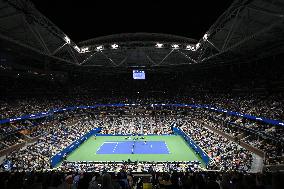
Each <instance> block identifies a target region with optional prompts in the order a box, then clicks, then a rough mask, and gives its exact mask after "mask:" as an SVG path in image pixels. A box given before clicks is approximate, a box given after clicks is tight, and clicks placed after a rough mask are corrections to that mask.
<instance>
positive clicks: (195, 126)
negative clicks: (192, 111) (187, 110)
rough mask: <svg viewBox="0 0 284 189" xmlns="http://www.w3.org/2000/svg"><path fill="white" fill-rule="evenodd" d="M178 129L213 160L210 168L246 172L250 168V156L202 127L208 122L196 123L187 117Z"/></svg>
mask: <svg viewBox="0 0 284 189" xmlns="http://www.w3.org/2000/svg"><path fill="white" fill-rule="evenodd" d="M187 118H188V120H186V121H185V122H184V123H183V124H182V125H181V126H180V128H181V129H182V130H183V131H184V132H185V133H186V134H187V135H188V136H190V137H191V139H193V140H194V141H195V142H196V144H197V145H198V146H199V147H201V148H202V149H203V150H204V151H205V152H206V153H207V154H208V155H209V157H210V158H212V159H213V161H212V162H211V165H210V167H211V168H215V169H218V170H222V171H228V170H229V171H231V170H239V171H243V172H247V171H249V170H250V168H251V163H252V154H251V153H250V152H249V151H247V150H246V149H244V148H242V147H241V146H239V145H238V144H237V143H236V142H232V141H230V140H229V139H227V138H225V137H222V136H221V135H219V134H217V133H215V132H213V131H211V130H210V129H208V128H206V127H204V125H203V124H204V123H205V124H209V125H211V124H212V123H211V122H209V121H204V122H198V121H195V120H192V119H191V118H189V117H187Z"/></svg>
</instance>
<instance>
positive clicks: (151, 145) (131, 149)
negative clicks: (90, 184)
mask: <svg viewBox="0 0 284 189" xmlns="http://www.w3.org/2000/svg"><path fill="white" fill-rule="evenodd" d="M169 153H170V152H169V149H168V147H167V144H166V143H165V141H147V142H146V144H145V143H144V141H107V142H104V143H103V144H102V145H101V147H100V148H99V149H98V151H97V154H169Z"/></svg>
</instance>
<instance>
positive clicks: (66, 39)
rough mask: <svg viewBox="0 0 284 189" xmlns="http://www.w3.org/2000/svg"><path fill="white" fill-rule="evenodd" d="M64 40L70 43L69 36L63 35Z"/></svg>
mask: <svg viewBox="0 0 284 189" xmlns="http://www.w3.org/2000/svg"><path fill="white" fill-rule="evenodd" d="M64 41H65V42H66V43H67V44H70V43H71V40H70V38H69V37H67V36H65V37H64Z"/></svg>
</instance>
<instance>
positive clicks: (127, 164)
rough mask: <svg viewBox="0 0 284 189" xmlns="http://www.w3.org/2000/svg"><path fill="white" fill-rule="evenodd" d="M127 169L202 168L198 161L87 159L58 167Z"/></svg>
mask: <svg viewBox="0 0 284 189" xmlns="http://www.w3.org/2000/svg"><path fill="white" fill-rule="evenodd" d="M123 169H125V170H127V171H129V172H133V173H135V172H136V173H150V172H172V171H176V172H196V171H200V170H202V168H201V166H200V162H199V161H182V162H137V161H135V162H131V161H123V162H87V161H76V162H70V161H64V162H63V163H62V166H61V167H59V168H58V170H60V171H65V172H69V171H73V170H77V171H84V172H94V171H95V172H104V171H107V172H119V171H120V170H123Z"/></svg>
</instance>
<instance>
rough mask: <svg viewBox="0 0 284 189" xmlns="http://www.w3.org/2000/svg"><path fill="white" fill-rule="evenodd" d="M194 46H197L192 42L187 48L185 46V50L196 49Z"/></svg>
mask: <svg viewBox="0 0 284 189" xmlns="http://www.w3.org/2000/svg"><path fill="white" fill-rule="evenodd" d="M194 48H195V47H194V45H192V44H191V45H187V46H186V48H185V50H191V51H194Z"/></svg>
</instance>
